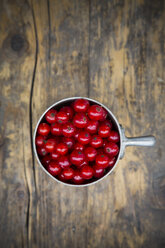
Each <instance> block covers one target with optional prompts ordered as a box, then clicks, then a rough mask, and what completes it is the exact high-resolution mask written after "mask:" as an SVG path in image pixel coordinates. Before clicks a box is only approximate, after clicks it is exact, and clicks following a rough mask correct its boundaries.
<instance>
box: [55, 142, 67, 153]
mask: <svg viewBox="0 0 165 248" xmlns="http://www.w3.org/2000/svg"><path fill="white" fill-rule="evenodd" d="M56 152H57V153H59V154H60V155H65V154H67V152H68V147H67V145H66V144H65V143H59V144H57V146H56Z"/></svg>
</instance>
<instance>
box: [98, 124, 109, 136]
mask: <svg viewBox="0 0 165 248" xmlns="http://www.w3.org/2000/svg"><path fill="white" fill-rule="evenodd" d="M98 134H99V135H100V137H102V138H107V137H108V136H109V134H110V127H109V126H107V125H105V124H102V125H101V126H100V127H99V131H98Z"/></svg>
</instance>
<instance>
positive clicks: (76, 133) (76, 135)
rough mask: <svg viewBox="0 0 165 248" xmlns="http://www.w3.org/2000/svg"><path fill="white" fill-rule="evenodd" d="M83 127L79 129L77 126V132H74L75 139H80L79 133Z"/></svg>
mask: <svg viewBox="0 0 165 248" xmlns="http://www.w3.org/2000/svg"><path fill="white" fill-rule="evenodd" d="M81 130H82V129H79V128H76V129H75V132H74V135H73V138H74V139H75V140H78V136H79V133H80V132H81Z"/></svg>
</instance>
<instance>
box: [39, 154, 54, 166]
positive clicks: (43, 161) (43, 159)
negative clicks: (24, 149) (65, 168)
mask: <svg viewBox="0 0 165 248" xmlns="http://www.w3.org/2000/svg"><path fill="white" fill-rule="evenodd" d="M51 159H52V158H51V156H50V155H49V154H48V155H46V156H44V157H43V158H42V160H41V163H42V164H43V165H44V166H47V165H48V164H49V163H50V161H51Z"/></svg>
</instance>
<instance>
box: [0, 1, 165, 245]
mask: <svg viewBox="0 0 165 248" xmlns="http://www.w3.org/2000/svg"><path fill="white" fill-rule="evenodd" d="M164 3H165V2H164V1H163V0H158V1H147V0H136V1H135V0H134V1H129V0H125V1H124V0H109V1H108V0H103V1H99V0H88V1H87V0H85V1H80V0H70V1H69V0H62V1H58V0H47V1H44V0H36V1H34V0H32V1H30V0H29V1H27V0H23V1H18V0H14V1H9V0H7V1H6V0H3V1H0V37H1V39H0V84H1V90H0V187H1V190H0V247H1V248H6V247H7V248H8V247H9V248H10V247H11V248H12V247H14V248H15V247H28V248H29V247H35V248H38V247H40V248H45V247H46V248H49V247H57V248H58V247H60V248H61V247H75V248H78V247H81V248H83V247H88V248H91V247H92V248H94V247H96V248H98V247H103V248H104V247H106V248H107V247H111V248H113V247H114V248H118V247H124V248H125V247H128V248H139V247H142V248H144V247H150V248H155V247H159V248H161V247H165V237H164V236H165V231H164V230H165V179H164V178H165V166H164V161H165V155H164V150H163V147H164V146H165V139H164V133H165V125H164V122H165V110H164V106H165V97H164V96H165V75H164V74H165V73H164V67H165V61H164V35H165V30H164V22H165V6H164ZM70 96H89V97H91V98H93V99H96V100H99V101H100V102H102V103H104V104H105V105H106V106H107V107H109V108H110V109H111V110H112V112H113V113H114V114H115V115H116V117H117V118H118V120H119V122H120V123H121V124H122V125H123V127H125V129H126V135H128V136H136V135H147V134H154V135H155V136H156V139H157V143H156V146H155V147H154V148H135V147H134V148H127V150H126V153H125V157H124V159H123V160H122V161H120V162H119V164H118V166H117V167H116V169H115V171H114V172H113V173H112V174H111V175H110V176H108V177H107V178H106V179H104V180H103V181H101V182H100V183H98V184H96V185H93V186H90V187H88V188H81V189H75V188H70V187H66V186H63V185H61V184H59V183H56V182H54V181H53V180H52V179H51V178H49V177H48V176H47V175H46V174H45V173H44V172H43V171H42V170H41V169H40V167H39V165H38V164H37V161H36V160H35V158H34V155H33V152H32V146H31V143H32V134H33V131H34V128H35V125H36V123H37V121H38V118H39V117H40V115H41V114H42V113H43V111H44V110H45V109H46V108H47V107H48V106H50V105H51V104H53V103H54V102H56V101H57V100H59V99H62V98H65V97H70Z"/></svg>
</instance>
